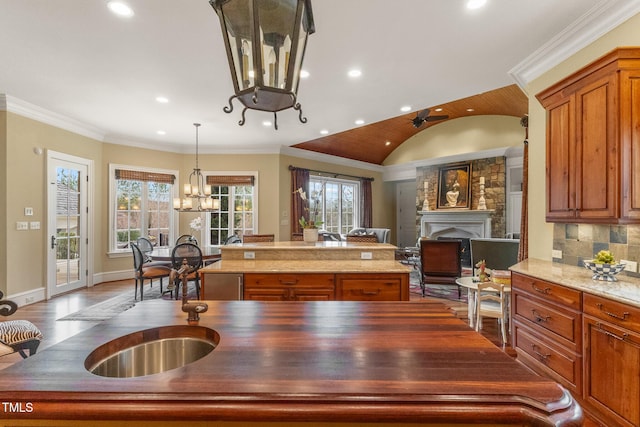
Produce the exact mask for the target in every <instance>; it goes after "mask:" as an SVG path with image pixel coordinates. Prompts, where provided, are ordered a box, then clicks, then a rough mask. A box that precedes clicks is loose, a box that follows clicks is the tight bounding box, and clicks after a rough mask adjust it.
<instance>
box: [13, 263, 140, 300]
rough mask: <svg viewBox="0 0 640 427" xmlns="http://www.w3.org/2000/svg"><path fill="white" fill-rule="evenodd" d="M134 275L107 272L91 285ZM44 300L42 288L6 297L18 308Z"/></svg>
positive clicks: (98, 275)
mask: <svg viewBox="0 0 640 427" xmlns="http://www.w3.org/2000/svg"><path fill="white" fill-rule="evenodd" d="M134 275H135V273H134V271H133V270H122V271H109V272H104V273H97V274H94V275H93V285H97V284H99V283H103V282H114V281H116V280H127V279H133V277H134ZM93 285H89V286H93ZM46 298H47V292H46V288H45V287H44V286H43V287H40V288H36V289H31V290H28V291H25V292H20V293H17V294H13V295H8V296H7V298H6V299H8V300H11V301H13V302H15V303H16V304H18V307H23V306H25V305H29V304H34V303H36V302H41V301H44V300H46Z"/></svg>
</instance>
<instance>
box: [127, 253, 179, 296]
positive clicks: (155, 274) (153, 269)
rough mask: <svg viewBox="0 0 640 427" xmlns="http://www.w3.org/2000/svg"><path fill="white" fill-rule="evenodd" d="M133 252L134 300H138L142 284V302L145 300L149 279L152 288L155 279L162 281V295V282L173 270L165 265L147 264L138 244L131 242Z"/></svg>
mask: <svg viewBox="0 0 640 427" xmlns="http://www.w3.org/2000/svg"><path fill="white" fill-rule="evenodd" d="M131 251H132V252H133V267H134V269H135V282H136V287H135V293H134V298H135V299H137V298H138V284H140V301H142V300H143V299H144V293H143V290H144V281H145V279H149V281H150V286H153V279H160V293H162V292H163V289H162V281H163V279H164V278H165V277H169V274H171V268H170V267H169V266H167V265H166V264H164V263H155V262H152V263H145V257H144V254H143V253H142V250H140V247H139V246H138V244H137V243H133V242H131Z"/></svg>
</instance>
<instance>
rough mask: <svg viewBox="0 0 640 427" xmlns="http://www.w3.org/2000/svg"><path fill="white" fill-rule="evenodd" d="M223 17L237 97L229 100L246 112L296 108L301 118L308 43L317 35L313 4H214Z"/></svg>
mask: <svg viewBox="0 0 640 427" xmlns="http://www.w3.org/2000/svg"><path fill="white" fill-rule="evenodd" d="M209 4H210V5H211V6H212V7H213V9H214V10H215V11H216V13H217V14H218V17H219V18H220V26H221V28H222V36H223V38H224V43H225V49H226V52H227V59H228V60H229V68H230V70H231V78H232V80H233V87H234V92H235V94H234V95H233V96H231V97H230V98H229V106H227V107H224V111H225V112H226V113H231V112H232V111H233V104H232V101H233V100H234V99H237V100H239V101H240V103H242V104H243V105H244V109H243V110H242V119H241V120H240V121H239V122H238V124H239V125H240V126H242V125H244V123H245V112H246V110H247V109H252V110H261V111H268V112H273V115H274V124H275V128H276V129H277V128H278V124H277V123H278V122H277V115H276V112H278V111H281V110H285V109H288V108H293V109H294V110H297V111H298V112H299V119H300V121H301V122H302V123H306V122H307V119H306V118H305V117H303V116H302V107H301V105H300V103H298V101H297V92H298V83H299V81H300V71H301V69H302V60H303V58H304V54H305V49H306V46H307V38H308V36H309V35H310V34H313V33H314V32H315V25H314V22H313V13H312V10H311V0H209Z"/></svg>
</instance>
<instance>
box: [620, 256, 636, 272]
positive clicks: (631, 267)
mask: <svg viewBox="0 0 640 427" xmlns="http://www.w3.org/2000/svg"><path fill="white" fill-rule="evenodd" d="M620 262H621V263H622V264H627V265H625V267H624V269H625V270H626V271H631V272H632V273H637V272H638V263H637V262H635V261H628V260H626V259H621V260H620Z"/></svg>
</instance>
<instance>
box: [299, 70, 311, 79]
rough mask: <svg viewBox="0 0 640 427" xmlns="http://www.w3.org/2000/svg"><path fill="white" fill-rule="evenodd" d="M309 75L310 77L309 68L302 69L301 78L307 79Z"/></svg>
mask: <svg viewBox="0 0 640 427" xmlns="http://www.w3.org/2000/svg"><path fill="white" fill-rule="evenodd" d="M307 77H309V72H308V71H307V70H300V78H301V79H306V78H307Z"/></svg>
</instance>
